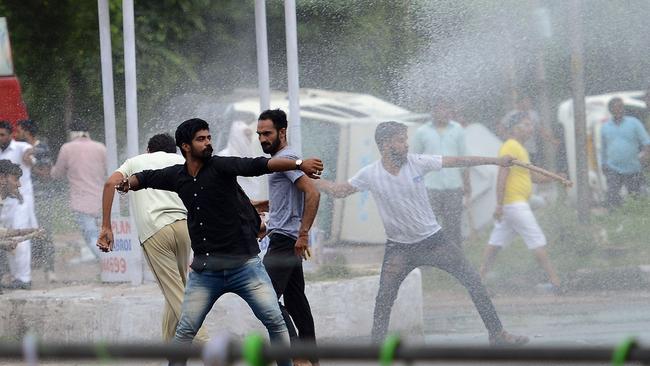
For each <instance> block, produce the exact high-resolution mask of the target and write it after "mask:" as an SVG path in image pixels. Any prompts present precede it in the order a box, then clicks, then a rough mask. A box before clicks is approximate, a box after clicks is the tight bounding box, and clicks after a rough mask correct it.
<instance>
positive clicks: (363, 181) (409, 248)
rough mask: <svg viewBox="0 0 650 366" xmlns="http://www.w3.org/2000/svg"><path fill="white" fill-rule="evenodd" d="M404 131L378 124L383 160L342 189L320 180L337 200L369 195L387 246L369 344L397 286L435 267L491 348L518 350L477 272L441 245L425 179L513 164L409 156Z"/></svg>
mask: <svg viewBox="0 0 650 366" xmlns="http://www.w3.org/2000/svg"><path fill="white" fill-rule="evenodd" d="M407 140H408V136H407V127H406V126H405V125H403V124H401V123H398V122H382V123H380V124H379V125H378V126H377V129H376V130H375V142H376V143H377V147H378V148H379V152H380V154H381V159H380V160H377V161H375V162H374V163H371V164H370V165H367V166H366V167H364V168H362V169H361V170H359V172H357V174H356V175H355V176H354V177H352V178H350V180H349V181H348V182H345V183H333V182H328V181H325V180H320V181H319V182H317V183H316V184H317V185H318V187H319V188H320V189H321V190H322V191H324V192H326V193H329V194H331V195H333V196H334V197H336V198H341V197H346V196H348V195H350V194H352V193H355V192H360V191H370V192H371V193H372V195H373V198H374V199H375V202H376V204H377V207H378V209H379V215H380V216H381V218H382V221H383V223H384V229H385V231H386V236H387V238H388V241H387V243H386V251H385V254H384V260H383V264H382V268H381V275H380V280H379V292H378V294H377V299H376V302H375V311H374V318H373V319H374V321H373V326H372V339H373V341H375V342H380V341H381V340H382V339H383V338H384V337H385V335H386V332H387V330H388V323H389V320H390V312H391V308H392V306H393V302H394V301H395V298H396V297H397V291H398V290H399V286H400V284H401V283H402V281H403V280H404V278H406V276H407V275H408V274H409V273H410V272H411V271H412V270H413V269H415V268H417V267H419V266H423V265H427V266H433V267H437V268H440V269H442V270H444V271H446V272H449V273H450V274H451V275H452V276H454V277H455V278H456V279H458V280H459V281H460V282H461V283H462V285H463V286H465V288H466V289H467V290H468V291H469V294H470V296H471V298H472V301H473V302H474V305H475V306H476V309H477V310H478V312H479V314H480V316H481V319H482V320H483V323H484V324H485V326H486V328H487V329H488V333H489V339H490V344H492V345H521V344H525V343H527V342H528V338H527V337H524V336H517V335H513V334H511V333H508V332H506V331H505V330H503V326H502V325H501V321H500V320H499V316H498V315H497V312H496V310H495V309H494V305H493V304H492V301H491V300H490V298H489V296H488V294H487V291H486V289H485V287H484V286H483V284H482V283H481V278H480V276H479V275H478V272H476V270H475V269H474V268H473V267H472V265H471V264H470V263H469V261H467V259H466V258H465V256H464V255H463V252H462V249H461V248H460V247H459V246H457V245H455V243H450V242H448V241H446V240H444V238H445V237H444V235H443V233H442V231H441V227H440V225H438V222H437V220H436V217H435V215H434V213H433V210H432V209H431V206H430V205H429V199H428V196H427V190H426V186H425V184H424V176H425V175H426V174H427V173H428V172H430V171H433V170H440V169H442V168H452V167H469V166H475V165H487V164H494V165H501V166H510V165H512V158H510V157H503V158H488V157H474V156H468V157H446V156H445V157H442V156H438V155H420V154H409V153H408V143H407Z"/></svg>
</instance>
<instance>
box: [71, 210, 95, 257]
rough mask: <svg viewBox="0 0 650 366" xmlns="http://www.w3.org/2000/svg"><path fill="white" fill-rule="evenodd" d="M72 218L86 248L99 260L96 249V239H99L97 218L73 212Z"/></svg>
mask: <svg viewBox="0 0 650 366" xmlns="http://www.w3.org/2000/svg"><path fill="white" fill-rule="evenodd" d="M74 218H75V220H76V221H77V225H79V229H81V235H82V236H83V237H84V241H85V242H86V246H87V247H88V249H90V251H91V252H92V253H93V254H94V255H95V257H96V258H99V253H100V252H99V248H97V238H98V237H99V228H98V227H97V217H95V216H93V215H89V214H87V213H83V212H79V211H74Z"/></svg>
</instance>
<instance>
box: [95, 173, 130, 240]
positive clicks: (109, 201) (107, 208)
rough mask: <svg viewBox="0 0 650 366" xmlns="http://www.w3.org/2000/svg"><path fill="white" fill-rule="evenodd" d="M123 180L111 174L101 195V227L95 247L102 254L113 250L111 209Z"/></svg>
mask: <svg viewBox="0 0 650 366" xmlns="http://www.w3.org/2000/svg"><path fill="white" fill-rule="evenodd" d="M123 180H124V176H123V175H122V173H120V172H115V173H113V174H112V175H111V176H110V177H108V179H107V180H106V183H104V191H103V193H102V227H101V230H100V232H99V236H98V238H97V247H99V249H100V250H101V251H102V252H110V251H111V250H113V229H112V228H111V211H112V208H113V199H114V198H115V189H116V188H117V186H118V185H120V183H121V182H122V181H123Z"/></svg>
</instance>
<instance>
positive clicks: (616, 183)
mask: <svg viewBox="0 0 650 366" xmlns="http://www.w3.org/2000/svg"><path fill="white" fill-rule="evenodd" d="M603 173H605V178H606V179H607V207H608V208H614V207H618V206H620V205H621V203H623V199H622V198H621V188H623V186H625V188H626V189H627V191H628V192H629V193H631V194H639V193H641V186H642V185H643V183H644V180H645V178H644V176H643V173H640V172H639V173H632V174H621V173H618V172H616V171H614V170H612V169H607V168H604V169H603Z"/></svg>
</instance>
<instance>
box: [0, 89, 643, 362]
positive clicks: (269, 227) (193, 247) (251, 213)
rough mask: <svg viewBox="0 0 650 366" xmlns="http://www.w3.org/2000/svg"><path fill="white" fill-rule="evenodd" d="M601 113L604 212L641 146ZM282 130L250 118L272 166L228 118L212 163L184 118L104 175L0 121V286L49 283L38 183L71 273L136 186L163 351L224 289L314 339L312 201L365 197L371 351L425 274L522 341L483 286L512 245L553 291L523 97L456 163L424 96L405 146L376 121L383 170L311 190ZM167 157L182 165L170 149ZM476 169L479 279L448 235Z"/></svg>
mask: <svg viewBox="0 0 650 366" xmlns="http://www.w3.org/2000/svg"><path fill="white" fill-rule="evenodd" d="M608 108H609V111H610V113H611V115H612V117H611V119H610V120H609V121H607V122H606V123H605V124H604V125H603V126H602V129H601V139H602V140H601V153H602V156H601V164H602V171H603V172H604V174H605V175H606V177H607V183H608V193H607V200H606V205H607V207H608V208H610V209H615V208H616V207H617V206H619V205H620V204H621V202H622V199H621V196H620V191H621V188H622V187H623V186H624V187H625V188H626V189H627V191H628V192H629V193H630V194H632V196H634V195H638V194H640V193H641V191H642V186H643V185H644V184H645V179H644V175H643V172H642V166H643V164H642V163H643V159H647V158H648V157H649V156H650V137H649V136H648V133H647V132H646V129H645V127H644V126H643V123H642V122H640V121H639V120H637V119H636V118H634V117H631V116H626V115H625V113H624V105H623V102H622V100H621V99H620V98H613V99H612V100H611V101H610V103H609V106H608ZM287 128H288V122H287V116H286V114H285V113H284V112H283V111H281V110H277V109H276V110H267V111H264V112H263V113H262V114H260V116H259V118H258V121H257V128H256V131H255V132H256V133H257V135H258V139H259V142H260V146H261V148H262V150H263V151H264V153H266V154H269V155H270V156H271V158H266V157H257V158H254V157H251V156H250V153H251V151H250V139H251V137H252V135H253V130H252V129H251V128H250V127H248V126H247V125H246V124H245V123H243V122H237V123H234V124H233V126H232V129H231V131H230V136H231V139H230V140H229V144H228V146H227V148H226V149H225V150H223V151H221V152H219V153H218V154H214V151H213V148H212V143H211V134H210V129H209V125H208V123H207V122H206V121H204V120H201V119H197V118H194V119H190V120H187V121H185V122H183V123H181V124H180V125H179V126H178V128H177V130H176V133H175V136H174V137H171V136H170V135H168V134H158V135H155V136H153V137H152V138H151V139H150V140H149V141H148V144H147V152H146V153H145V154H142V155H138V156H135V157H132V158H130V159H128V160H126V161H125V162H124V163H123V164H122V165H121V166H120V167H119V168H118V169H117V170H116V171H115V172H114V173H113V174H111V175H110V176H109V177H108V179H106V178H105V175H106V174H105V172H106V148H105V147H104V145H103V144H101V143H99V142H96V141H93V140H92V139H91V138H90V135H89V133H88V128H87V126H85V125H84V124H83V123H80V122H78V121H77V122H76V123H74V124H73V125H72V126H71V133H70V141H69V142H67V143H66V144H64V145H63V146H62V147H61V149H60V151H59V153H58V156H57V158H56V159H53V156H52V153H51V151H50V149H49V147H48V146H47V144H46V143H45V142H43V141H41V140H40V139H39V138H38V127H37V125H36V123H35V122H33V121H30V120H25V121H20V122H19V123H17V125H16V127H15V128H14V126H13V125H12V124H10V123H8V122H4V121H0V198H1V200H2V201H1V203H2V210H1V212H0V273H2V274H3V276H4V278H3V280H2V287H3V288H8V289H29V288H30V286H31V267H32V265H35V266H40V267H42V268H43V269H44V271H45V273H46V276H47V280H48V281H56V275H55V273H54V259H55V249H54V244H53V240H52V232H51V230H52V219H53V213H52V211H51V210H50V209H49V207H47V206H48V205H47V202H50V201H51V199H52V189H50V188H49V187H48V185H49V184H50V183H51V180H52V179H62V178H66V179H67V182H68V185H69V192H70V196H69V201H70V208H71V210H72V212H73V215H74V218H75V220H76V223H77V224H78V227H79V229H80V230H81V233H82V237H83V240H84V243H85V245H86V246H85V249H84V250H82V251H81V254H80V256H79V257H78V258H75V259H74V260H72V261H71V264H75V263H78V262H81V261H96V260H97V259H98V258H99V256H100V252H101V251H104V252H108V251H111V250H112V248H113V244H114V242H113V232H112V228H111V209H112V204H113V200H114V195H115V190H118V191H120V192H124V193H126V192H130V191H133V193H132V194H133V201H134V205H133V208H134V210H133V213H132V214H133V216H134V220H135V223H136V227H137V230H138V235H139V241H140V243H141V245H142V248H143V253H144V257H145V259H146V261H147V263H148V264H149V267H150V269H151V271H152V273H153V275H154V277H155V279H156V281H157V283H158V284H159V286H160V288H161V290H162V293H163V295H164V298H165V309H164V316H163V321H162V338H163V340H165V341H170V342H177V343H191V342H193V341H197V342H202V343H203V342H206V341H207V340H208V334H207V330H206V329H205V327H203V321H204V319H205V317H206V316H207V314H208V312H209V311H210V309H212V306H213V305H214V303H215V302H216V301H217V300H218V298H219V297H220V296H221V295H223V294H224V293H227V292H232V293H235V294H237V295H239V296H240V297H242V298H243V299H244V300H246V302H247V303H248V305H249V306H250V307H251V309H252V311H253V313H254V314H255V316H256V317H257V318H258V319H259V320H260V321H261V322H262V323H263V324H264V326H265V327H266V328H267V330H268V333H269V337H270V339H271V341H272V342H275V343H283V344H288V343H289V342H292V343H293V342H310V343H314V342H316V331H315V327H314V314H312V311H311V308H310V304H309V300H308V298H307V297H306V295H305V278H304V273H303V267H302V262H303V260H306V259H308V257H309V255H310V252H309V244H308V238H309V231H310V229H311V227H312V225H313V223H314V220H315V217H316V214H317V212H318V207H319V201H320V194H321V192H322V193H324V194H328V195H331V196H333V197H335V198H343V197H347V196H349V195H351V194H354V193H356V192H362V191H368V192H370V193H371V194H372V195H373V197H374V199H375V202H376V203H377V207H378V210H379V215H380V217H381V220H382V222H383V226H384V229H385V232H386V236H387V242H386V246H385V253H384V257H383V262H382V265H381V273H380V285H379V292H378V294H377V297H376V299H375V307H374V316H373V326H372V330H371V333H372V339H373V340H374V341H377V342H379V341H381V340H382V339H383V338H384V337H385V335H386V332H387V330H388V324H389V321H390V319H389V318H390V311H391V308H392V306H393V302H394V301H395V299H396V296H397V291H398V289H399V287H400V284H401V283H402V281H403V280H404V279H405V277H406V275H407V274H408V273H409V272H411V271H412V270H413V269H414V268H417V267H420V266H432V267H435V268H439V269H441V270H444V271H446V272H448V273H450V274H451V275H452V276H454V277H455V278H456V279H457V280H458V281H459V282H460V283H461V284H462V285H463V286H464V287H465V288H466V289H467V291H468V292H469V294H470V297H471V299H472V301H473V303H474V305H475V306H476V309H477V311H478V313H479V314H480V316H481V319H482V320H483V323H484V324H485V327H486V328H487V331H488V334H489V341H490V343H491V344H494V345H520V344H525V343H527V342H528V338H527V337H525V336H521V335H514V334H511V333H509V332H506V331H505V330H504V328H503V325H502V324H501V321H500V319H499V316H498V314H497V311H496V309H495V307H494V305H493V304H492V301H491V299H490V296H489V292H488V290H487V289H486V287H485V285H484V283H483V279H484V277H485V276H486V274H487V273H488V272H489V270H490V268H491V266H492V265H493V263H494V260H495V258H496V255H497V253H498V252H499V251H500V250H501V249H502V248H503V247H504V246H506V245H508V244H509V243H510V242H511V241H512V240H513V239H514V238H515V236H517V235H518V236H521V238H522V239H523V241H524V243H525V244H526V246H527V247H528V248H529V249H530V250H531V251H532V252H533V254H534V256H535V258H536V259H537V260H538V262H539V264H540V266H541V267H542V268H543V269H544V271H545V273H546V275H547V277H548V281H549V282H550V283H551V285H552V288H553V290H554V291H555V292H556V293H562V292H563V291H564V288H563V286H562V282H561V279H560V276H559V275H558V273H557V272H556V270H555V268H554V267H553V265H552V264H551V260H550V259H549V256H548V253H547V250H546V247H547V245H548V244H547V240H546V236H545V235H544V232H543V230H542V228H541V227H540V225H539V224H538V223H537V220H536V218H535V215H534V213H533V211H532V209H531V207H530V205H529V203H528V201H529V200H530V198H531V195H532V192H533V183H545V182H548V181H549V179H548V178H546V177H544V176H541V175H539V174H536V173H531V171H530V170H528V169H526V168H524V167H522V166H515V165H513V162H514V161H515V160H516V161H519V162H521V163H524V164H526V163H531V162H533V163H536V162H541V161H543V159H542V151H541V150H542V147H546V148H548V147H549V146H551V147H552V146H554V145H556V144H557V143H558V142H557V137H556V136H554V135H553V133H551V132H549V131H547V130H546V129H545V128H544V126H543V125H542V123H541V122H540V118H539V115H538V114H537V113H536V112H535V111H534V109H533V108H532V104H531V101H530V98H528V97H526V96H522V97H521V98H519V99H518V103H517V108H516V109H515V110H513V111H511V112H509V113H508V114H507V115H506V116H505V117H504V118H503V119H502V120H501V121H500V122H499V123H498V126H497V131H498V133H499V134H500V135H501V137H503V139H504V143H503V145H502V146H501V148H500V150H499V154H498V156H497V157H476V156H466V155H467V154H466V150H467V149H466V141H465V132H464V126H463V125H461V124H460V123H458V122H456V121H455V120H454V108H453V106H452V103H451V102H450V101H447V100H444V99H437V100H436V101H435V103H434V106H433V111H432V120H431V121H430V122H428V123H425V124H423V125H422V126H420V127H419V128H418V130H417V133H416V134H415V135H414V136H413V138H412V139H411V140H410V141H411V144H409V136H408V134H407V126H406V125H404V124H402V123H398V122H392V121H391V122H382V123H379V125H378V126H377V128H376V130H375V136H374V138H375V142H376V145H377V148H378V150H379V152H380V159H379V160H377V161H375V162H372V163H371V164H369V165H367V166H365V167H363V168H362V169H361V170H359V171H358V172H357V173H356V174H354V175H353V176H352V177H351V178H350V179H349V180H348V181H343V182H331V181H327V180H325V179H320V177H321V174H322V171H323V169H324V168H325V167H324V166H323V163H322V161H321V160H320V159H318V158H312V159H305V160H303V159H302V158H301V157H300V156H299V155H298V154H297V153H296V152H295V151H294V150H293V149H292V148H291V147H290V146H289V145H288V143H287V133H288V132H287ZM410 145H411V146H410ZM177 148H178V149H180V151H181V154H182V155H178V154H176V151H177ZM477 165H497V166H499V168H498V179H497V185H496V187H497V188H496V203H497V205H496V209H495V211H494V219H495V224H494V228H493V230H492V233H491V234H490V237H489V240H488V242H487V243H486V244H487V245H486V248H485V252H484V257H483V260H482V263H481V266H480V271H477V270H476V269H475V268H474V267H473V266H472V265H471V264H470V263H469V261H468V260H467V259H466V258H465V255H464V253H463V237H462V234H461V226H462V213H463V210H464V208H465V205H466V204H467V202H468V201H469V199H470V197H471V189H472V187H471V183H470V179H469V171H468V168H469V167H472V166H477ZM262 175H268V192H269V199H268V200H264V201H256V200H251V197H252V196H255V195H257V194H258V188H259V187H258V186H256V185H255V184H257V183H254V182H255V181H253V180H252V177H257V176H262ZM145 188H150V189H145ZM263 218H264V219H263ZM100 221H101V225H98V222H100ZM264 237H266V238H267V240H268V249H267V251H266V254H265V256H264V259H263V260H262V259H261V258H260V256H259V253H260V245H259V240H260V239H261V238H264ZM32 258H34V260H32ZM188 268H191V270H190V271H189V275H188ZM280 298H282V301H280V300H279V299H280ZM316 316H317V314H316ZM292 362H293V363H294V364H297V365H300V364H304V365H310V364H311V365H318V363H319V361H318V359H311V360H279V361H278V364H279V365H290V364H291V363H292ZM172 364H184V361H183V360H174V361H172Z"/></svg>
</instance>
